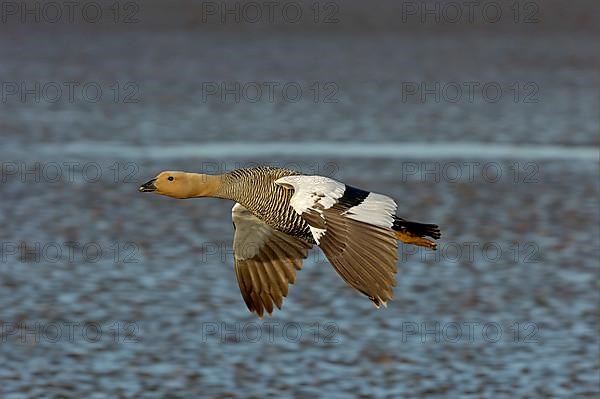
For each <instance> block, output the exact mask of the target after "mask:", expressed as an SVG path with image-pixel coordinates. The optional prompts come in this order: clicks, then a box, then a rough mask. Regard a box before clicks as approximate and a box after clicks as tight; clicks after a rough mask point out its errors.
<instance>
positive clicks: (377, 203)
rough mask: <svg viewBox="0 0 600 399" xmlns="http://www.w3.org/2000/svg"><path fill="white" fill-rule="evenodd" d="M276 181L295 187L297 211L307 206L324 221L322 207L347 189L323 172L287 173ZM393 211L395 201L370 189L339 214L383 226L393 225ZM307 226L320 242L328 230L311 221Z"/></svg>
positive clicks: (302, 210) (294, 205) (325, 206)
mask: <svg viewBox="0 0 600 399" xmlns="http://www.w3.org/2000/svg"><path fill="white" fill-rule="evenodd" d="M275 183H276V184H279V185H281V186H283V187H286V188H288V189H291V188H293V189H294V195H293V196H292V199H291V201H290V205H291V206H292V208H294V210H295V211H296V212H297V213H298V214H299V215H302V214H303V213H305V212H306V211H308V210H309V209H310V210H311V211H314V212H317V213H319V214H320V215H321V218H323V220H324V221H325V217H324V216H323V211H324V210H327V209H329V208H331V207H332V206H333V205H335V204H336V203H338V200H339V199H340V198H342V196H344V193H345V192H346V185H345V184H343V183H340V182H338V181H335V180H333V179H330V178H328V177H323V176H286V177H282V178H280V179H278V180H276V181H275ZM395 214H396V203H395V202H394V200H393V199H391V198H390V197H387V196H385V195H382V194H376V193H369V195H368V196H367V197H366V198H365V199H364V200H363V201H362V202H361V203H359V204H358V205H356V206H353V207H351V208H349V209H347V210H346V211H344V212H343V213H342V216H344V217H347V218H349V219H353V220H357V221H359V222H363V223H367V224H371V225H375V226H379V227H383V228H392V226H393V224H394V215H395ZM309 227H310V231H311V232H312V235H313V238H314V239H315V241H316V242H317V244H319V241H320V239H321V237H323V235H324V234H325V233H326V232H327V230H326V229H322V228H319V227H314V226H310V225H309Z"/></svg>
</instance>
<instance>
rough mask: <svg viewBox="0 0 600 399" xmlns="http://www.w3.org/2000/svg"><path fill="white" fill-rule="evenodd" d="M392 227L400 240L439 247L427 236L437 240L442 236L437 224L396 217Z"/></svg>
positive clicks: (434, 247) (423, 245) (406, 242)
mask: <svg viewBox="0 0 600 399" xmlns="http://www.w3.org/2000/svg"><path fill="white" fill-rule="evenodd" d="M392 229H393V230H394V231H395V235H396V239H398V240H399V241H401V242H403V243H405V244H412V245H418V246H420V247H425V248H429V249H434V250H435V249H437V244H436V243H435V241H433V240H430V239H428V238H426V237H430V238H433V239H435V240H437V239H439V238H440V237H441V236H442V233H441V232H440V228H439V226H438V225H436V224H427V223H419V222H411V221H408V220H404V219H402V218H399V217H396V218H394V225H393V226H392Z"/></svg>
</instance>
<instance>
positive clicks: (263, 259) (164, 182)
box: [139, 166, 441, 318]
mask: <svg viewBox="0 0 600 399" xmlns="http://www.w3.org/2000/svg"><path fill="white" fill-rule="evenodd" d="M139 191H142V192H154V193H156V194H161V195H166V196H169V197H172V198H179V199H183V198H198V197H216V198H224V199H229V200H233V201H235V202H236V204H235V205H234V206H233V208H232V210H231V217H232V219H233V225H234V229H235V233H234V238H233V251H234V258H235V274H236V277H237V281H238V284H239V287H240V290H241V293H242V297H243V299H244V302H245V303H246V305H247V306H248V309H249V310H250V311H251V312H255V313H256V314H257V315H258V316H259V317H261V318H262V316H263V314H264V312H265V311H266V312H267V313H269V315H270V314H271V313H272V312H273V308H274V306H276V307H277V308H279V309H281V306H282V304H283V298H284V297H286V296H287V294H288V285H289V284H293V283H294V281H295V279H296V272H297V271H298V270H300V269H301V267H302V260H303V259H304V258H306V256H307V254H308V250H309V249H310V248H311V247H312V246H313V245H314V244H316V245H318V246H319V247H320V248H321V250H322V251H323V253H324V254H325V256H326V257H327V259H328V260H329V262H330V263H331V265H332V266H333V267H334V269H335V270H336V272H337V273H338V274H339V275H340V277H341V278H342V279H343V280H344V281H345V282H346V283H348V284H349V285H350V286H351V287H353V288H354V289H356V290H358V291H359V292H361V293H362V294H364V295H366V296H367V297H368V298H369V299H370V300H371V301H373V303H374V304H375V306H376V307H378V308H379V307H380V306H381V305H384V306H386V305H387V301H388V300H389V299H391V298H392V289H393V287H394V286H395V285H396V261H397V259H398V256H397V247H398V241H401V242H403V243H406V244H412V245H418V246H422V247H426V248H429V249H435V248H436V243H435V242H434V241H432V240H430V239H428V238H426V237H430V238H433V239H438V238H440V236H441V235H440V230H439V228H438V226H436V225H434V224H423V223H417V222H410V221H408V220H405V219H402V218H400V217H398V216H396V203H395V202H394V200H393V199H391V198H390V197H387V196H385V195H382V194H376V193H372V192H369V191H364V190H361V189H359V188H355V187H352V186H349V185H346V184H343V183H340V182H338V181H336V180H333V179H330V178H328V177H323V176H306V175H302V174H301V173H299V172H296V171H294V170H289V169H283V168H274V167H268V166H261V167H254V168H247V169H236V170H233V171H231V172H228V173H224V174H221V175H206V174H200V173H188V172H179V171H166V172H161V173H159V174H158V176H156V177H155V178H154V179H152V180H150V181H149V182H147V183H145V184H144V185H142V186H141V187H140V188H139Z"/></svg>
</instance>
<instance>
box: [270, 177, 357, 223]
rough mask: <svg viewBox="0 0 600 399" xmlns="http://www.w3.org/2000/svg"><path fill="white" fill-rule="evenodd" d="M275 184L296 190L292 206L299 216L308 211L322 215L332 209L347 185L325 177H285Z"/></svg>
mask: <svg viewBox="0 0 600 399" xmlns="http://www.w3.org/2000/svg"><path fill="white" fill-rule="evenodd" d="M275 184H279V185H280V186H284V187H286V186H287V188H290V187H289V186H292V187H293V188H294V195H293V196H292V200H291V201H290V205H291V206H292V208H294V210H295V211H296V212H297V213H298V214H299V215H302V214H303V213H304V212H306V210H308V209H314V210H315V211H318V212H319V213H321V212H320V211H322V210H323V209H329V208H331V207H332V206H333V205H334V204H335V203H336V202H337V200H338V199H339V198H340V197H341V196H342V195H344V191H346V185H345V184H343V183H340V182H338V181H335V180H333V179H330V178H328V177H323V176H285V177H282V178H280V179H277V180H276V181H275Z"/></svg>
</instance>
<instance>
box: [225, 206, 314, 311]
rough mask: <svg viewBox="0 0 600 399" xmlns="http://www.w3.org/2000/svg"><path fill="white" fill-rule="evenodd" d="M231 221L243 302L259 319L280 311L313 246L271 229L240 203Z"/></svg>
mask: <svg viewBox="0 0 600 399" xmlns="http://www.w3.org/2000/svg"><path fill="white" fill-rule="evenodd" d="M231 218H232V220H233V225H234V227H235V234H234V237H233V251H234V257H235V274H236V276H237V281H238V284H239V286H240V291H241V292H242V297H243V298H244V302H246V305H247V306H248V309H250V311H251V312H256V314H258V316H259V317H262V316H263V314H264V312H265V310H266V311H267V313H269V314H271V313H272V312H273V305H275V306H277V308H279V309H281V306H282V305H283V298H284V297H286V296H287V294H288V284H293V283H294V281H295V279H296V271H297V270H300V269H301V268H302V259H304V258H306V256H307V253H308V250H309V249H310V248H311V247H312V245H311V244H309V243H307V242H305V241H303V240H300V239H297V238H294V237H292V236H289V235H287V234H284V233H281V232H279V231H277V230H275V229H273V228H271V227H270V226H269V225H267V224H266V223H265V222H263V221H262V220H260V219H258V218H257V217H256V216H254V215H253V214H252V213H250V211H248V210H247V209H246V208H244V207H243V206H242V205H240V204H235V205H234V206H233V208H232V210H231Z"/></svg>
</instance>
